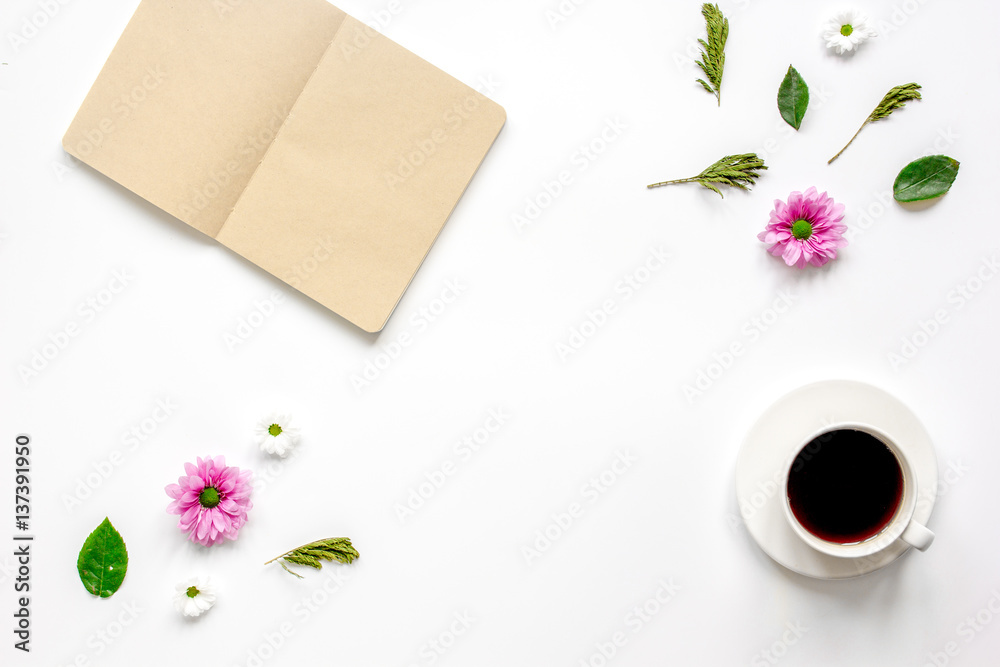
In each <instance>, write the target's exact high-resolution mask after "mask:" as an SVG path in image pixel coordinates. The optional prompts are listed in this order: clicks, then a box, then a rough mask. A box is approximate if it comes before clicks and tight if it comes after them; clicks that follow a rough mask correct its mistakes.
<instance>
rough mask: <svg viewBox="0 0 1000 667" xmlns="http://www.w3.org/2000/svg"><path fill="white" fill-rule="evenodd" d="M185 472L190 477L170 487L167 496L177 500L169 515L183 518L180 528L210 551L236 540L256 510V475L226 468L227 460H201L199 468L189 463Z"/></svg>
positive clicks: (190, 538) (179, 522) (172, 505)
mask: <svg viewBox="0 0 1000 667" xmlns="http://www.w3.org/2000/svg"><path fill="white" fill-rule="evenodd" d="M184 471H185V472H186V473H187V475H186V476H184V477H181V478H179V479H178V480H177V484H169V485H167V495H168V496H170V497H171V498H173V499H174V501H173V502H172V503H170V505H168V506H167V512H169V513H170V514H180V515H181V518H180V520H179V521H178V522H177V527H178V528H180V529H181V530H182V531H184V532H185V533H187V534H188V539H189V540H191V541H192V542H197V543H199V544H202V545H204V546H206V547H207V546H211V545H213V544H221V543H222V542H224V541H225V540H226V539H227V538H228V539H230V540H235V539H236V537H237V534H238V533H239V531H240V528H242V527H243V524H245V523H246V522H247V512H249V511H250V509H251V508H252V507H253V503H251V502H250V489H251V487H250V478H251V476H252V474H253V473H251V472H250V471H249V470H243V471H240V469H239V468H230V467H228V466H226V457H224V456H216V457H215V458H212V457H211V456H209V457H206V458H204V459H202V458H201V457H198V464H197V465H195V464H193V463H185V464H184Z"/></svg>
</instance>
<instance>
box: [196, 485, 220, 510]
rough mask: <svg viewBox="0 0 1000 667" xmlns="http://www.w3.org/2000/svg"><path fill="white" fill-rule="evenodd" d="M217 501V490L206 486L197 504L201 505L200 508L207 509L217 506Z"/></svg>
mask: <svg viewBox="0 0 1000 667" xmlns="http://www.w3.org/2000/svg"><path fill="white" fill-rule="evenodd" d="M219 500H220V498H219V490H218V489H217V488H215V487H214V486H206V487H205V488H204V489H203V490H202V492H201V494H200V495H199V496H198V502H200V503H201V506H202V507H208V508H209V509H211V508H213V507H215V506H216V505H218V504H219Z"/></svg>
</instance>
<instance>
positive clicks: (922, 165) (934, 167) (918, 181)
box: [892, 155, 959, 202]
mask: <svg viewBox="0 0 1000 667" xmlns="http://www.w3.org/2000/svg"><path fill="white" fill-rule="evenodd" d="M958 167H959V163H958V160H955V159H953V158H950V157H948V156H947V155H928V156H927V157H922V158H920V159H919V160H914V161H913V162H911V163H910V164H908V165H906V166H905V167H903V170H902V171H900V172H899V176H897V177H896V182H895V183H893V184H892V196H893V197H895V198H896V201H900V202H909V201H923V200H925V199H934V198H935V197H940V196H941V195H943V194H944V193H946V192H948V190H949V189H951V184H952V183H954V182H955V177H956V176H958Z"/></svg>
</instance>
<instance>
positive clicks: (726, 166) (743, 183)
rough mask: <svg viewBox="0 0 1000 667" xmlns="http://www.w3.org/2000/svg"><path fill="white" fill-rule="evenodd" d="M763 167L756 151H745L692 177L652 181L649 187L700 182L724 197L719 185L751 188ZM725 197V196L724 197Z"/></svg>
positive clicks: (741, 188)
mask: <svg viewBox="0 0 1000 667" xmlns="http://www.w3.org/2000/svg"><path fill="white" fill-rule="evenodd" d="M761 169H767V166H766V165H765V164H764V160H762V159H760V158H759V157H757V154H756V153H743V154H742V155H727V156H726V157H724V158H722V159H721V160H718V161H716V162H714V163H712V164H711V165H710V166H708V167H706V168H705V170H704V171H702V172H701V173H700V174H698V175H697V176H692V177H691V178H679V179H677V180H673V181H662V182H660V183H650V184H649V185H647V186H646V187H647V188H658V187H661V186H663V185H673V184H674V183H700V184H701V185H702V187H706V188H708V189H709V190H711V191H712V192H718V193H719V196H720V197H723V194H722V191H721V190H719V188H718V187H716V186H717V185H728V186H729V187H732V188H739V189H740V190H749V189H750V186H752V185H754V184H755V183H756V182H757V179H758V178H759V177H760V176H761V174H759V173H758V171H759V170H761ZM723 198H724V197H723Z"/></svg>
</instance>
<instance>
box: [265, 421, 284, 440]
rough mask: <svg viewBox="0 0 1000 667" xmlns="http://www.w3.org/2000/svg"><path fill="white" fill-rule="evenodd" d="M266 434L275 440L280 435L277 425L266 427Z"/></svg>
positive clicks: (279, 428)
mask: <svg viewBox="0 0 1000 667" xmlns="http://www.w3.org/2000/svg"><path fill="white" fill-rule="evenodd" d="M267 432H268V433H270V434H271V435H273V436H274V437H275V438H277V437H278V436H279V435H281V427H280V426H278V425H277V424H271V425H270V426H268V427H267Z"/></svg>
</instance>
